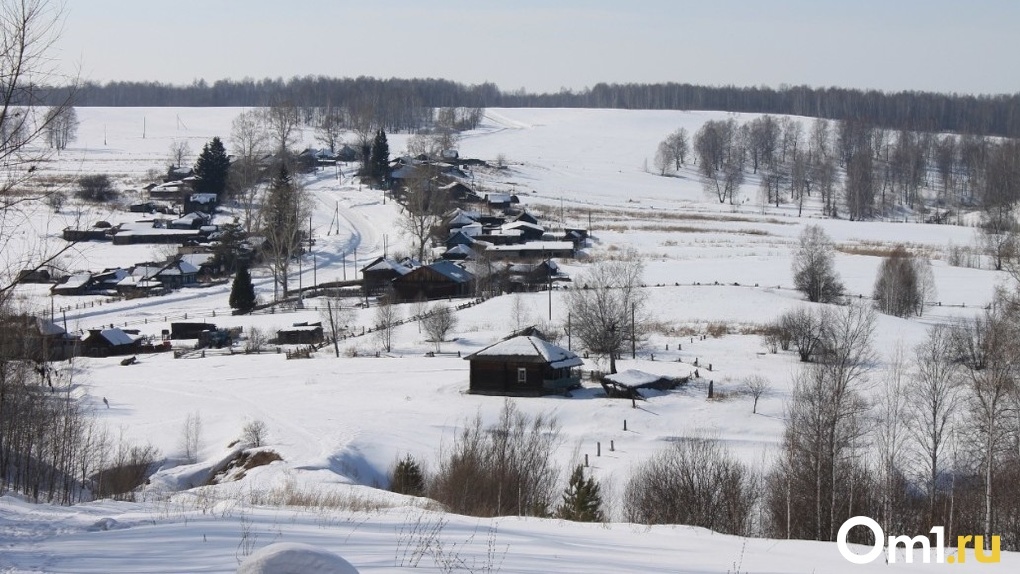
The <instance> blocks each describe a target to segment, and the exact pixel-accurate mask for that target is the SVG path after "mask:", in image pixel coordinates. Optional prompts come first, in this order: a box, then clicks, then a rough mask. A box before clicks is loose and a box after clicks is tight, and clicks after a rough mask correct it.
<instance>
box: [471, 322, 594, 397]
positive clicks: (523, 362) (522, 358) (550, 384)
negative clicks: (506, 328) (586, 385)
mask: <svg viewBox="0 0 1020 574" xmlns="http://www.w3.org/2000/svg"><path fill="white" fill-rule="evenodd" d="M465 360H467V361H470V362H471V379H470V383H469V391H470V392H472V393H477V394H483V395H512V396H538V395H545V394H553V393H565V392H567V391H569V390H570V389H573V388H577V387H580V386H581V377H580V374H579V373H578V372H577V371H575V370H574V368H575V367H580V366H581V365H583V364H584V361H582V360H581V358H580V357H578V356H577V355H576V354H574V353H573V352H572V351H568V350H567V349H564V348H563V347H560V346H557V345H554V344H552V343H550V342H548V341H546V340H544V339H541V338H539V337H536V336H534V335H522V336H518V337H511V338H509V339H506V340H503V341H500V342H498V343H495V344H493V345H489V346H488V347H486V348H484V349H482V350H481V351H478V352H476V353H473V354H471V355H468V356H467V357H465Z"/></svg>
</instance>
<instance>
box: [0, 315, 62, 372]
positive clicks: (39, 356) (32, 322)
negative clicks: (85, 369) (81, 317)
mask: <svg viewBox="0 0 1020 574" xmlns="http://www.w3.org/2000/svg"><path fill="white" fill-rule="evenodd" d="M77 350H78V338H77V337H75V336H74V335H71V334H69V333H68V332H67V331H66V330H64V328H63V327H61V326H60V325H57V324H56V323H54V322H53V321H50V320H48V319H44V318H42V317H37V316H33V315H16V316H10V317H4V318H2V319H0V354H2V356H4V357H6V358H8V359H20V360H26V361H64V360H67V359H69V358H71V357H73V356H75V355H76V354H77Z"/></svg>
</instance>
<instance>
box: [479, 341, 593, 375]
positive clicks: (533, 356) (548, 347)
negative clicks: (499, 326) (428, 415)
mask: <svg viewBox="0 0 1020 574" xmlns="http://www.w3.org/2000/svg"><path fill="white" fill-rule="evenodd" d="M464 358H465V359H467V360H471V359H488V360H492V361H499V360H508V361H509V360H512V361H515V362H519V363H547V364H548V365H549V366H550V367H552V368H554V369H565V368H568V367H580V366H581V365H583V364H584V361H582V360H581V358H580V357H578V356H577V355H576V354H575V353H574V352H573V351H568V350H567V349H564V348H563V347H560V346H558V345H554V344H552V343H550V342H549V341H546V340H544V339H540V338H538V337H535V336H533V335H522V336H519V337H512V338H510V339H506V340H504V341H500V342H498V343H494V344H492V345H489V346H488V347H485V348H484V349H482V350H481V351H478V352H476V353H472V354H470V355H468V356H467V357H464Z"/></svg>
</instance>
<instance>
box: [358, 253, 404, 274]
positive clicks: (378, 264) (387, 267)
mask: <svg viewBox="0 0 1020 574" xmlns="http://www.w3.org/2000/svg"><path fill="white" fill-rule="evenodd" d="M365 271H396V272H397V273H399V274H401V275H406V274H408V273H410V272H411V269H410V268H409V267H407V266H405V265H403V264H401V263H399V262H397V261H394V260H392V259H389V258H386V257H380V258H379V259H378V260H376V261H375V262H373V263H370V264H369V265H368V266H367V267H365V268H364V269H363V270H362V272H365Z"/></svg>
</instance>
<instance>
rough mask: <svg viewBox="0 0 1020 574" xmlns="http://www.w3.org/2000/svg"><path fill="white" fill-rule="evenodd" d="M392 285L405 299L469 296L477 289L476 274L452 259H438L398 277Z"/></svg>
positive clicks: (399, 295) (401, 297) (402, 298)
mask: <svg viewBox="0 0 1020 574" xmlns="http://www.w3.org/2000/svg"><path fill="white" fill-rule="evenodd" d="M391 285H393V289H394V290H395V291H396V292H397V296H398V297H399V298H400V299H401V300H404V301H413V300H415V299H418V298H425V299H440V298H444V297H467V296H469V295H472V294H473V293H474V291H475V276H474V275H473V274H471V273H470V272H469V271H467V270H465V269H464V268H463V267H461V266H459V265H457V264H456V263H453V262H451V261H436V262H435V263H433V264H431V265H426V266H424V267H418V268H417V269H415V270H413V271H411V272H410V273H407V274H404V275H401V276H400V277H397V278H396V279H394V280H393V282H392V283H391Z"/></svg>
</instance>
